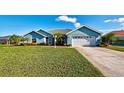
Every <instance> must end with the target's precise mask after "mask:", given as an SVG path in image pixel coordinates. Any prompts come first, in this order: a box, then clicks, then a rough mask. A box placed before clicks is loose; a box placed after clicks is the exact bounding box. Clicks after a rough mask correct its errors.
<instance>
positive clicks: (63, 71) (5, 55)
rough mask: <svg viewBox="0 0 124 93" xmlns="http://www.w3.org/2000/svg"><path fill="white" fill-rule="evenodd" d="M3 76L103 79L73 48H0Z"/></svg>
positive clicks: (0, 65) (1, 74)
mask: <svg viewBox="0 0 124 93" xmlns="http://www.w3.org/2000/svg"><path fill="white" fill-rule="evenodd" d="M0 76H62V77H67V76H69V77H71V76H76V77H78V76H79V77H80V76H103V75H102V73H101V72H100V71H99V70H98V69H96V68H95V67H94V66H93V65H92V64H90V63H89V62H88V61H87V60H86V59H85V58H84V57H83V56H82V55H81V54H80V53H78V52H77V51H76V50H75V49H73V48H61V47H59V48H53V47H42V46H30V47H29V46H24V47H0Z"/></svg>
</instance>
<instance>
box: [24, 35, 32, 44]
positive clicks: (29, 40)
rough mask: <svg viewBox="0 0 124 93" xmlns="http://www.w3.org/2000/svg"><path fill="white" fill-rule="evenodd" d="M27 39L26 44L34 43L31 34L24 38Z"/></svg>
mask: <svg viewBox="0 0 124 93" xmlns="http://www.w3.org/2000/svg"><path fill="white" fill-rule="evenodd" d="M24 37H25V38H28V42H27V41H25V43H32V35H31V34H27V35H25V36H24Z"/></svg>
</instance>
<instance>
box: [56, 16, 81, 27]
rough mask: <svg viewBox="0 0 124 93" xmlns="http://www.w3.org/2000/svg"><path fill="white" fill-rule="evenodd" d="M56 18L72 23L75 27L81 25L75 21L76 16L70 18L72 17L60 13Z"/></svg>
mask: <svg viewBox="0 0 124 93" xmlns="http://www.w3.org/2000/svg"><path fill="white" fill-rule="evenodd" d="M56 20H57V21H63V22H70V23H73V25H74V26H75V27H76V28H77V27H80V26H81V24H80V23H79V22H77V18H75V17H73V18H72V17H68V16H66V15H62V16H59V17H58V18H57V19H56Z"/></svg>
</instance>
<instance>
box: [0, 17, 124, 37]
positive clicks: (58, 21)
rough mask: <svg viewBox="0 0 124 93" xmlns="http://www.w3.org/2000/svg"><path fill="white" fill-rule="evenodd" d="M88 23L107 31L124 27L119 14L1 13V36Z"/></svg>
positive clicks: (69, 27)
mask: <svg viewBox="0 0 124 93" xmlns="http://www.w3.org/2000/svg"><path fill="white" fill-rule="evenodd" d="M81 25H88V26H90V27H92V28H94V29H97V30H100V31H101V32H103V33H105V32H108V31H111V30H117V29H123V28H124V16H122V15H121V16H119V15H0V36H4V35H11V34H18V35H23V34H26V33H28V32H30V31H32V30H38V29H44V30H49V29H54V28H68V29H75V28H76V27H79V26H81Z"/></svg>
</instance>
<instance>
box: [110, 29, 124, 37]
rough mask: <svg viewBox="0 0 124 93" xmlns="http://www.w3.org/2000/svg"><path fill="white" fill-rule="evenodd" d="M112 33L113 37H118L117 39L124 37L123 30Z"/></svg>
mask: <svg viewBox="0 0 124 93" xmlns="http://www.w3.org/2000/svg"><path fill="white" fill-rule="evenodd" d="M112 33H113V34H114V35H115V36H118V37H122V36H123V37H124V30H116V31H112Z"/></svg>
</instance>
